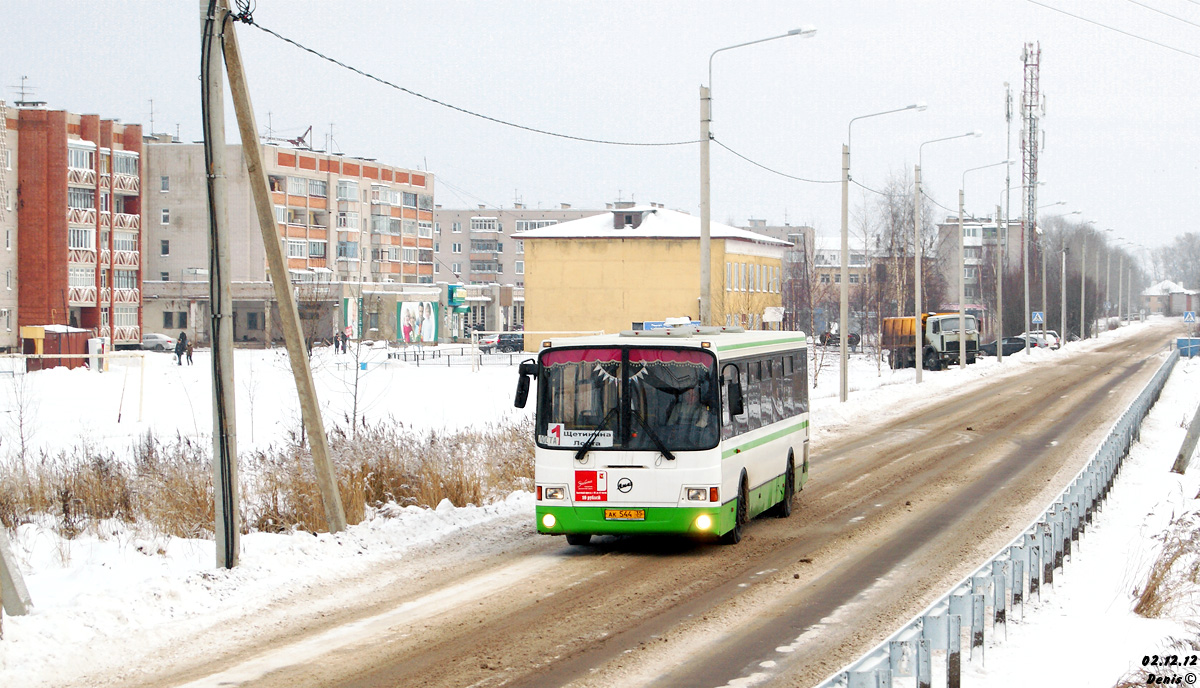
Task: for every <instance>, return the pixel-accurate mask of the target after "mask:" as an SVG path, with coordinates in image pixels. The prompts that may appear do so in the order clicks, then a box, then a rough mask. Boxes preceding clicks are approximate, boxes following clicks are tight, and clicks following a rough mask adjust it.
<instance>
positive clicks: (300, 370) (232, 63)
mask: <svg viewBox="0 0 1200 688" xmlns="http://www.w3.org/2000/svg"><path fill="white" fill-rule="evenodd" d="M217 2H218V4H219V5H220V7H221V13H222V15H221V16H224V13H226V12H228V11H229V9H228V6H227V5H226V3H227V0H217ZM224 45H225V64H226V66H227V68H228V70H229V90H230V93H231V94H232V95H233V106H234V110H235V111H236V112H237V119H238V131H239V133H240V134H241V137H242V153H243V155H244V156H245V158H246V170H247V172H248V173H249V179H250V192H251V195H252V196H253V197H254V206H255V210H257V214H258V224H259V229H260V230H261V231H262V238H263V246H264V248H265V249H266V254H267V264H268V265H269V267H270V272H271V283H272V285H273V286H274V287H275V298H276V300H277V301H278V303H279V319H280V321H281V322H280V324H281V325H282V327H283V337H284V342H285V344H286V345H287V351H288V358H289V359H290V361H291V364H292V377H293V378H294V379H295V381H296V393H297V394H298V396H299V397H300V415H301V416H302V417H303V420H304V429H305V431H306V432H307V433H308V442H309V449H310V451H311V452H312V459H313V469H314V473H315V475H316V480H317V488H318V489H319V490H320V492H321V501H322V504H323V506H324V507H325V522H326V525H327V526H328V527H329V532H331V533H337V532H340V531H343V530H345V529H346V514H345V512H344V511H343V509H342V498H341V494H340V493H339V492H338V484H337V476H336V474H335V473H334V470H333V464H332V463H331V462H330V461H329V438H328V437H327V436H326V435H325V427H324V424H323V423H322V421H321V409H320V406H319V405H318V402H317V390H316V386H315V385H314V384H313V378H312V369H311V367H310V365H309V360H308V350H307V349H306V347H305V344H304V333H303V332H302V331H301V329H300V314H299V312H298V311H297V310H296V301H295V299H294V298H293V295H292V289H291V282H290V281H289V280H288V272H287V264H286V263H285V262H284V258H283V249H282V247H281V246H280V243H279V233H278V230H277V229H276V228H275V210H274V205H273V203H272V201H271V194H270V190H269V187H268V186H267V173H266V168H264V167H263V161H262V147H261V146H260V145H259V144H258V126H257V125H256V124H255V122H254V110H253V108H252V107H251V104H250V86H249V84H248V83H247V82H246V73H245V71H244V70H243V68H242V57H241V50H240V49H239V47H238V40H237V32H236V31H235V29H234V25H233V23H232V22H230V23H228V24H226V25H225V40H224ZM230 391H231V392H232V389H231V390H230Z"/></svg>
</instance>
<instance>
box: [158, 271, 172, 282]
mask: <svg viewBox="0 0 1200 688" xmlns="http://www.w3.org/2000/svg"><path fill="white" fill-rule="evenodd" d="M158 279H159V281H160V282H170V281H171V273H169V272H160V273H158Z"/></svg>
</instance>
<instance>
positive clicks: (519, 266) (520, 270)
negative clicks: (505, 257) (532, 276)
mask: <svg viewBox="0 0 1200 688" xmlns="http://www.w3.org/2000/svg"><path fill="white" fill-rule="evenodd" d="M513 266H514V272H516V273H517V274H518V275H524V274H525V261H523V260H518V261H517V262H515V263H514V264H513Z"/></svg>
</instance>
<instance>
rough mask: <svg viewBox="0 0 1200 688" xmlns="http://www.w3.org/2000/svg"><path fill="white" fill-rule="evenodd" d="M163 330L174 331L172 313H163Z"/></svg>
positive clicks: (173, 316)
mask: <svg viewBox="0 0 1200 688" xmlns="http://www.w3.org/2000/svg"><path fill="white" fill-rule="evenodd" d="M163 329H164V330H173V329H175V313H174V312H172V311H163Z"/></svg>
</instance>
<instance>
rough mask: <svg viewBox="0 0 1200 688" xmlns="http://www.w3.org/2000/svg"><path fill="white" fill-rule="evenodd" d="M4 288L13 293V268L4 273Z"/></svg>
mask: <svg viewBox="0 0 1200 688" xmlns="http://www.w3.org/2000/svg"><path fill="white" fill-rule="evenodd" d="M4 288H5V289H8V290H9V291H12V268H9V269H8V270H5V271H4Z"/></svg>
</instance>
